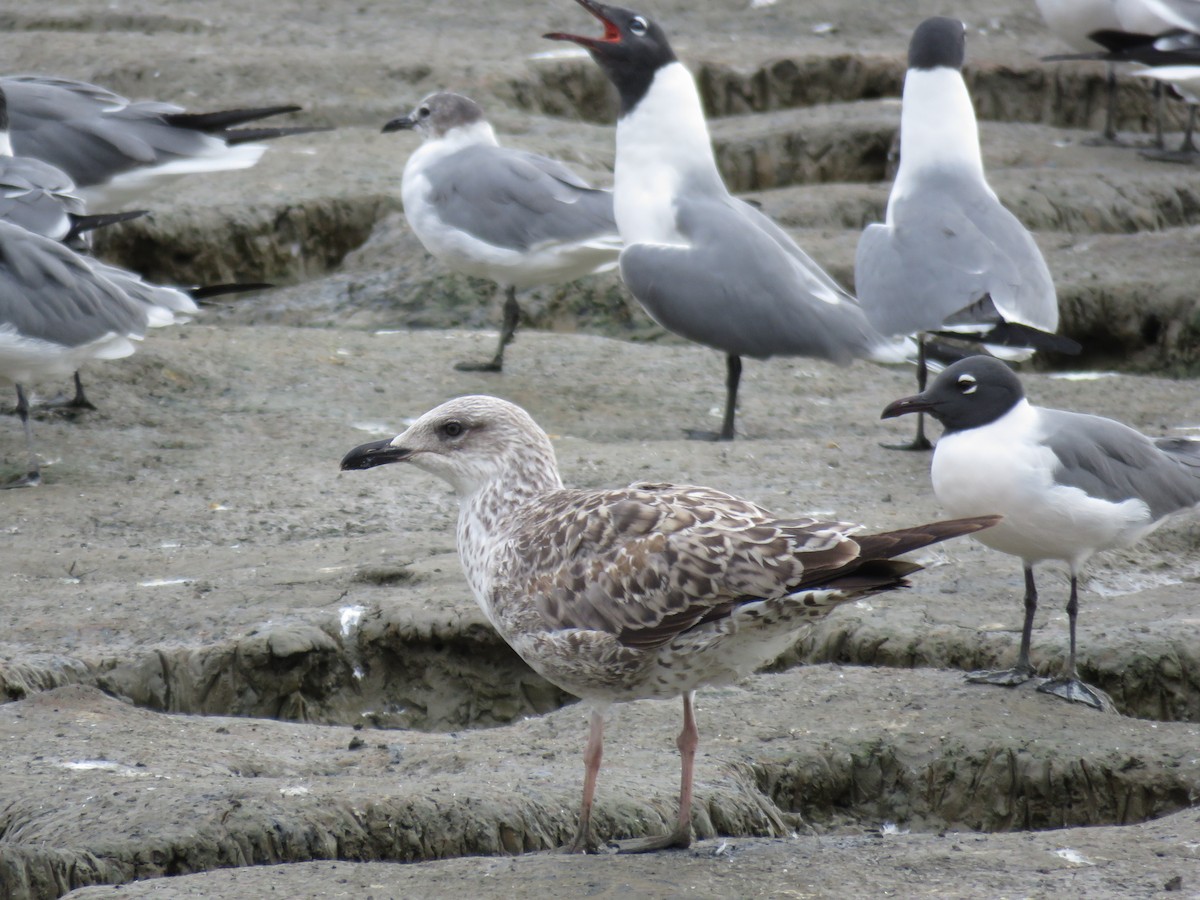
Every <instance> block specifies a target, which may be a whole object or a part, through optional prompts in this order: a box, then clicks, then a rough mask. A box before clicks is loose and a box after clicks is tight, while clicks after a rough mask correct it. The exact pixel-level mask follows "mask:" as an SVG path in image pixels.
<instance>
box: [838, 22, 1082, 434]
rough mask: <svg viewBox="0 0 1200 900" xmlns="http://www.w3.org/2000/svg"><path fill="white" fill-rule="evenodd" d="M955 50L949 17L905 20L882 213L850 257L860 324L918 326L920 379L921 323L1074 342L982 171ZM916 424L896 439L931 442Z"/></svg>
mask: <svg viewBox="0 0 1200 900" xmlns="http://www.w3.org/2000/svg"><path fill="white" fill-rule="evenodd" d="M965 54H966V29H965V28H964V26H963V23H962V22H960V21H959V20H958V19H950V18H945V17H941V16H938V17H934V18H930V19H926V20H925V21H924V22H922V23H921V24H920V25H918V26H917V28H916V30H915V31H914V32H913V36H912V40H911V41H910V42H909V48H908V72H907V74H906V75H905V77H904V97H903V101H902V106H901V112H900V167H899V169H898V171H897V172H896V180H895V182H894V183H893V184H892V192H891V196H890V197H888V205H887V218H886V221H885V222H884V223H883V224H874V225H869V226H867V228H866V230H864V231H863V233H862V236H861V237H860V238H859V241H858V252H857V254H856V256H855V260H854V281H855V291H856V292H857V293H858V299H859V302H860V303H862V306H863V309H864V310H865V311H866V313H867V317H868V318H869V319H870V321H871V324H872V325H874V326H875V327H876V328H877V329H879V331H881V332H882V333H884V334H897V335H898V334H915V335H916V336H917V341H918V343H919V345H920V347H921V350H922V353H921V354H920V357H919V359H918V364H917V384H918V385H919V389H920V390H924V388H925V382H926V377H927V376H926V365H925V355H924V352H923V351H924V346H925V341H926V336H927V335H928V334H929V333H930V332H935V333H946V334H953V335H955V336H958V337H961V338H964V339H967V340H970V341H972V342H978V343H982V344H985V345H987V346H988V349H989V351H990V352H994V353H996V354H997V355H1004V356H1005V357H1007V358H1009V359H1020V358H1024V357H1027V356H1029V355H1030V354H1031V353H1032V352H1033V350H1034V349H1052V350H1058V351H1059V352H1078V351H1079V345H1078V344H1076V343H1075V342H1074V341H1072V340H1070V339H1067V338H1063V337H1060V336H1058V335H1055V334H1053V333H1052V332H1054V331H1055V330H1056V329H1057V328H1058V298H1057V295H1056V293H1055V290H1054V281H1053V279H1052V278H1051V276H1050V270H1049V268H1047V266H1046V261H1045V260H1044V259H1043V258H1042V254H1041V251H1040V250H1038V246H1037V244H1036V243H1035V242H1034V240H1033V236H1032V235H1031V234H1030V233H1029V232H1028V231H1026V230H1025V227H1024V226H1023V225H1022V224H1021V223H1020V222H1019V221H1018V220H1017V218H1016V216H1014V215H1013V214H1012V213H1011V212H1009V211H1008V210H1007V209H1005V207H1004V205H1003V204H1001V202H1000V200H999V198H997V196H996V193H995V191H993V190H992V188H991V186H990V185H989V184H988V182H987V178H986V177H985V176H984V172H983V155H982V152H981V150H980V146H979V126H978V125H977V124H976V121H975V108H974V106H973V105H972V103H971V96H970V94H969V93H968V92H967V85H966V82H964V81H963V77H962V66H963V60H964V57H965ZM1018 348H1021V349H1018ZM924 424H925V423H924V419H923V418H921V417H918V420H917V434H916V438H915V439H914V440H913V442H912V443H911V444H907V445H904V447H903V449H912V450H928V449H929V448H930V446H931V444H930V443H929V440H928V439H927V438H926V437H925V428H924Z"/></svg>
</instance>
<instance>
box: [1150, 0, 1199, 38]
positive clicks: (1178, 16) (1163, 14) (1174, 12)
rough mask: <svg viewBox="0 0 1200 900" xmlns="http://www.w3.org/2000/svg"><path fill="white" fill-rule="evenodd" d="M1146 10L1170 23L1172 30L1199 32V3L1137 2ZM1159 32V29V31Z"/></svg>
mask: <svg viewBox="0 0 1200 900" xmlns="http://www.w3.org/2000/svg"><path fill="white" fill-rule="evenodd" d="M1139 2H1140V3H1142V4H1143V5H1144V6H1145V7H1146V9H1147V10H1149V11H1150V12H1151V13H1153V14H1154V15H1156V16H1158V17H1159V18H1161V19H1163V20H1164V21H1166V22H1170V23H1171V27H1172V28H1182V29H1183V30H1184V31H1192V32H1196V31H1200V3H1196V2H1194V0H1193V2H1191V3H1188V2H1186V0H1184V2H1179V0H1176V2H1173V3H1172V2H1169V0H1167V2H1164V0H1139ZM1160 30H1161V29H1160Z"/></svg>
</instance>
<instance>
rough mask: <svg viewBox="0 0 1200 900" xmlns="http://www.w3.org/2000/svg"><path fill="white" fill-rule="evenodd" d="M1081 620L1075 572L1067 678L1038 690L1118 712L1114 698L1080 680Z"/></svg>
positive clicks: (1055, 680) (1096, 707)
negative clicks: (1078, 646)
mask: <svg viewBox="0 0 1200 900" xmlns="http://www.w3.org/2000/svg"><path fill="white" fill-rule="evenodd" d="M1078 618H1079V578H1078V577H1077V575H1076V573H1075V572H1074V570H1072V572H1071V597H1070V599H1069V600H1067V622H1068V623H1069V626H1070V630H1071V650H1070V655H1069V656H1068V657H1067V677H1066V678H1055V679H1053V680H1052V681H1047V682H1045V683H1044V684H1040V685H1038V690H1039V691H1041V692H1042V693H1045V694H1053V695H1054V696H1055V697H1061V698H1062V699H1063V700H1069V701H1071V702H1072V703H1084V704H1086V705H1088V706H1091V707H1094V708H1095V709H1099V710H1102V711H1106V712H1116V706H1115V705H1114V704H1113V702H1112V698H1111V697H1109V696H1108V694H1106V693H1104V691H1102V690H1100V689H1099V688H1094V687H1091V686H1090V685H1087V684H1084V683H1083V682H1082V681H1080V680H1079V670H1078V669H1077V668H1076V666H1075V624H1076V621H1077V620H1078Z"/></svg>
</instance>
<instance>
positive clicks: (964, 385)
mask: <svg viewBox="0 0 1200 900" xmlns="http://www.w3.org/2000/svg"><path fill="white" fill-rule="evenodd" d="M958 388H959V390H961V391H962V392H963V393H964V394H973V393H975V391H976V390H978V389H979V385H978V384H976V383H975V376H974V375H959V376H958Z"/></svg>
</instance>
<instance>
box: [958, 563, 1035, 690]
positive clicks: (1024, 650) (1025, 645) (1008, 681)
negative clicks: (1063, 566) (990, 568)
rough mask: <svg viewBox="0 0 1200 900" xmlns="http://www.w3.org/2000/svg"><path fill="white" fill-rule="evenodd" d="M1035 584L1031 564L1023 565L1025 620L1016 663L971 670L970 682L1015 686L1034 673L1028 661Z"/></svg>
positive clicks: (1031, 634)
mask: <svg viewBox="0 0 1200 900" xmlns="http://www.w3.org/2000/svg"><path fill="white" fill-rule="evenodd" d="M1037 600H1038V598H1037V585H1036V584H1035V583H1034V580H1033V566H1032V565H1028V564H1026V566H1025V622H1024V624H1023V625H1022V626H1021V649H1020V650H1019V651H1017V664H1016V665H1015V666H1013V667H1012V668H1011V669H1000V670H998V671H995V672H972V673H971V674H970V675H968V676H967V681H969V682H971V683H972V684H999V685H1002V686H1004V687H1015V686H1017V685H1018V684H1024V683H1025V682H1026V681H1028V680H1029V679H1030V678H1032V677H1033V676H1034V674H1035V670H1034V668H1033V665H1032V664H1031V663H1030V662H1029V645H1030V643H1032V641H1033V616H1034V614H1035V613H1036V612H1037Z"/></svg>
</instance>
